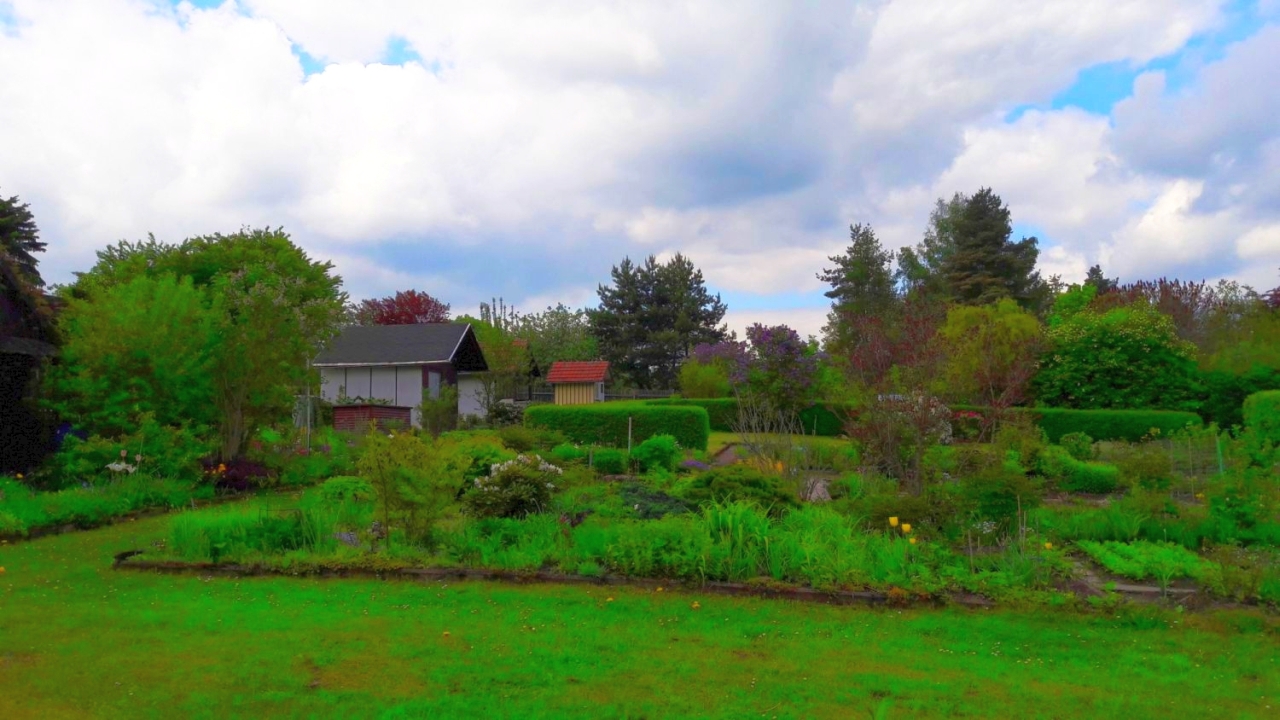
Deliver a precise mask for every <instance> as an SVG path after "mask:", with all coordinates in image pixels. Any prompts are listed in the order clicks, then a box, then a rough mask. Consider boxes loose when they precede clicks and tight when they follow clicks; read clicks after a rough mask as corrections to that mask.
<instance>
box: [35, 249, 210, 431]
mask: <svg viewBox="0 0 1280 720" xmlns="http://www.w3.org/2000/svg"><path fill="white" fill-rule="evenodd" d="M218 322H219V318H218V317H217V315H216V313H215V311H214V310H213V308H212V307H211V303H210V298H209V293H208V292H207V291H206V290H205V289H203V288H197V287H195V285H194V284H193V283H192V282H191V279H190V278H182V279H178V278H175V277H174V276H173V275H169V274H165V275H161V276H160V277H158V278H151V277H147V276H139V277H136V278H134V279H132V280H130V281H129V282H127V283H124V284H122V285H115V286H113V287H108V288H101V289H95V290H94V291H93V292H92V293H91V294H89V295H88V296H87V297H82V298H70V299H69V300H68V301H67V304H66V307H65V308H64V309H63V311H62V315H61V318H60V324H61V326H62V331H63V334H64V335H65V337H66V342H65V343H64V345H63V347H62V352H61V355H60V357H59V361H58V363H57V364H55V365H53V366H52V367H51V369H50V373H49V378H48V386H49V390H50V395H51V401H50V402H51V405H52V407H53V408H54V409H55V410H56V411H57V412H58V414H59V415H60V416H61V417H62V418H63V419H65V420H67V421H69V422H71V423H72V424H74V425H75V426H76V427H79V428H81V429H83V430H85V431H88V432H91V433H93V434H95V435H101V436H103V437H108V438H114V437H119V436H122V435H126V434H128V433H130V432H131V431H133V429H134V428H136V427H137V426H138V424H139V422H140V421H141V418H142V417H143V416H144V415H146V414H148V413H150V414H152V415H153V416H154V417H155V419H156V421H157V422H159V423H160V424H162V425H168V426H182V425H191V426H195V427H197V428H202V429H205V430H208V429H210V428H212V427H213V426H214V425H216V423H217V416H216V414H215V413H214V412H213V402H212V401H213V385H212V379H211V376H210V370H211V369H212V364H213V357H214V353H215V350H216V349H217V345H218V343H219V341H220V339H219V337H218Z"/></svg>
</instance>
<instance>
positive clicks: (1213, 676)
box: [0, 518, 1280, 718]
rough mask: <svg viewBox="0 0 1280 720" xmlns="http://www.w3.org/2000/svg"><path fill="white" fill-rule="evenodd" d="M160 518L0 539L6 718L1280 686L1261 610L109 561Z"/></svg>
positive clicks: (801, 712)
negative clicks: (327, 573)
mask: <svg viewBox="0 0 1280 720" xmlns="http://www.w3.org/2000/svg"><path fill="white" fill-rule="evenodd" d="M168 524H169V523H168V520H167V519H164V518H157V519H152V520H145V521H139V522H134V523H126V524H124V525H118V526H113V527H110V528H106V529H102V530H95V531H90V532H84V533H76V534H71V535H63V536H59V537H52V538H46V539H41V540H37V541H34V542H30V543H22V544H17V545H3V546H0V566H3V567H4V568H5V573H4V574H3V575H0V717H4V718H26V717H39V718H59V717H191V718H206V717H207V718H214V717H218V718H221V717H343V718H363V717H371V718H378V717H381V718H409V717H521V718H526V717H527V718H539V717H548V718H550V717H592V718H610V717H628V718H641V717H648V718H658V717H663V718H665V717H733V718H739V717H748V716H750V717H779V718H801V717H804V718H810V717H840V718H845V717H860V716H862V717H866V716H870V715H871V714H872V713H874V712H876V711H877V710H880V711H883V713H884V716H885V717H890V718H895V717H903V718H905V717H911V718H933V717H957V716H1000V717H1092V718H1096V717H1127V718H1147V717H1151V718H1156V717H1170V716H1175V715H1176V716H1184V717H1204V718H1212V717H1223V718H1249V717H1257V718H1263V717H1272V716H1274V713H1275V705H1276V702H1275V697H1274V696H1275V695H1276V694H1277V693H1276V690H1275V689H1276V688H1278V687H1280V667H1278V665H1277V657H1280V652H1277V651H1278V650H1280V631H1278V630H1277V625H1276V620H1275V619H1274V618H1269V617H1266V616H1263V615H1260V614H1256V613H1237V612H1232V613H1215V614H1186V615H1175V614H1172V613H1167V612H1164V611H1154V610H1137V611H1129V612H1121V613H1114V612H1113V613H1099V614H1096V615H1077V614H1070V613H1062V612H1046V611H1043V610H1042V611H1026V612H1024V611H1008V610H1004V611H998V612H971V611H960V610H941V611H940V610H924V609H916V610H867V609H855V608H836V607H826V606H815V605H803V604H795V603H788V602H778V601H763V600H752V599H731V598H722V597H714V596H703V595H700V594H697V593H692V592H672V591H666V592H662V593H658V592H654V591H648V590H640V589H628V588H587V587H555V586H535V587H516V586H507V585H496V584H488V583H463V584H433V585H419V584H410V583H397V582H388V583H380V582H372V581H335V580H313V579H297V578H255V579H207V578H199V577H192V576H167V575H157V574H148V573H138V572H126V571H113V570H111V569H109V565H110V558H111V555H113V554H114V553H116V552H118V551H120V550H124V549H129V548H134V547H147V546H149V544H150V543H151V542H152V541H155V540H159V539H162V538H164V537H165V536H166V534H167V528H168ZM609 598H612V601H610V600H609ZM695 602H697V603H699V605H700V607H699V608H697V609H695V608H694V607H693V603H695ZM446 633H447V634H446Z"/></svg>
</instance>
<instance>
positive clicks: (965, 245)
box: [942, 188, 1046, 307]
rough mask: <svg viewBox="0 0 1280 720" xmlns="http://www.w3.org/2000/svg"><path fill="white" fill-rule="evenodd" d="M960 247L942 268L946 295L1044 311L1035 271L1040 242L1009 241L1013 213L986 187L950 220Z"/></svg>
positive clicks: (964, 301)
mask: <svg viewBox="0 0 1280 720" xmlns="http://www.w3.org/2000/svg"><path fill="white" fill-rule="evenodd" d="M950 229H951V232H952V234H953V236H954V242H955V248H954V250H953V251H952V252H951V253H950V254H949V255H948V256H947V257H946V259H945V260H944V261H943V263H942V275H943V279H944V280H945V283H946V286H947V295H948V296H949V297H950V298H951V299H953V300H955V301H956V302H959V303H962V304H966V305H986V304H989V303H993V302H996V301H998V300H1001V299H1003V298H1013V299H1014V300H1017V301H1018V304H1020V305H1022V306H1023V307H1039V306H1040V305H1041V304H1043V302H1044V299H1045V297H1044V296H1045V294H1046V287H1045V284H1044V281H1043V280H1041V278H1040V273H1039V272H1037V271H1036V269H1035V267H1036V258H1037V257H1038V256H1039V254H1040V251H1039V249H1038V248H1037V243H1038V241H1037V240H1036V238H1034V237H1032V238H1023V239H1022V240H1021V241H1019V242H1012V241H1010V239H1009V237H1010V235H1012V234H1013V227H1012V225H1011V222H1010V216H1009V209H1008V207H1006V206H1005V204H1004V202H1003V201H1002V200H1001V199H1000V196H998V195H996V194H995V193H994V192H992V191H991V189H990V188H982V189H981V190H979V191H978V192H977V194H975V195H974V196H973V197H970V198H969V199H968V200H967V201H966V202H965V204H964V208H963V210H962V211H961V212H960V214H959V216H953V217H951V218H950Z"/></svg>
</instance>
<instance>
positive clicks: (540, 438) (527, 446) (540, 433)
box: [498, 425, 568, 453]
mask: <svg viewBox="0 0 1280 720" xmlns="http://www.w3.org/2000/svg"><path fill="white" fill-rule="evenodd" d="M498 438H499V439H500V440H502V444H503V445H506V446H507V447H509V448H511V449H512V450H515V451H516V452H518V453H526V452H530V451H533V450H550V449H551V448H553V447H555V446H557V445H561V444H563V443H565V442H567V441H568V438H566V437H565V436H564V434H563V433H559V432H556V431H554V430H540V429H537V428H531V427H525V426H524V425H507V426H505V427H502V428H499V429H498Z"/></svg>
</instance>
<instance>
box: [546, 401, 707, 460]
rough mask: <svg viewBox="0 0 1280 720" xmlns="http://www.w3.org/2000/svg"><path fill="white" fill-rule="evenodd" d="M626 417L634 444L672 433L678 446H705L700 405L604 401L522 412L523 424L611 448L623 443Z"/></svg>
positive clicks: (575, 440) (704, 411)
mask: <svg viewBox="0 0 1280 720" xmlns="http://www.w3.org/2000/svg"><path fill="white" fill-rule="evenodd" d="M628 418H630V419H631V442H632V443H633V444H635V445H638V444H640V443H642V442H644V441H645V440H647V439H649V438H650V437H653V436H654V435H673V436H675V439H676V442H678V443H680V446H681V447H686V448H690V449H694V450H706V449H707V439H708V437H709V436H710V435H711V421H710V418H709V416H708V414H707V411H706V410H705V409H703V408H701V407H691V406H680V405H672V406H655V405H651V404H648V403H641V402H606V403H596V404H592V405H531V406H529V408H528V409H526V410H525V412H524V424H525V425H526V426H527V427H538V428H546V429H548V430H558V431H560V432H562V433H564V434H565V435H566V436H567V437H568V438H569V439H570V440H572V441H574V442H576V443H582V444H588V445H608V446H612V447H626V446H627V419H628Z"/></svg>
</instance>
